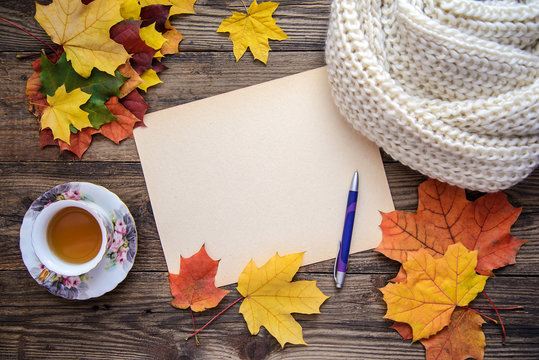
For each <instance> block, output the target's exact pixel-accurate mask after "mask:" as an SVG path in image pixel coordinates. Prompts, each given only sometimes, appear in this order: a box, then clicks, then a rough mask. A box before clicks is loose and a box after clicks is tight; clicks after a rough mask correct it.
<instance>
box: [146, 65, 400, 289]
mask: <svg viewBox="0 0 539 360" xmlns="http://www.w3.org/2000/svg"><path fill="white" fill-rule="evenodd" d="M144 122H145V123H146V125H147V127H139V128H137V129H135V141H136V145H137V149H138V152H139V156H140V161H141V163H142V168H143V171H144V176H145V179H146V185H147V187H148V192H149V194H150V200H151V203H152V208H153V212H154V215H155V221H156V223H157V229H158V232H159V237H160V239H161V243H162V246H163V250H164V254H165V259H166V262H167V265H168V269H169V271H170V272H172V273H178V272H179V262H180V254H181V255H182V256H183V257H189V256H191V255H193V254H194V253H196V252H197V251H198V250H199V249H200V247H201V246H202V244H206V250H207V252H208V254H209V255H210V256H211V257H213V258H214V259H221V262H220V263H219V270H218V272H217V277H216V285H217V286H222V285H226V284H231V283H235V282H237V281H238V277H239V275H240V273H241V271H242V270H243V268H244V267H245V266H246V265H247V263H248V262H249V260H250V259H251V258H252V259H254V261H255V262H256V263H257V265H258V266H261V265H263V264H264V263H265V262H266V261H267V260H268V259H269V258H270V257H271V256H273V255H274V254H275V253H276V252H278V253H279V254H281V255H285V254H290V253H294V252H302V251H305V256H304V262H303V264H310V263H314V262H318V261H322V260H327V259H331V258H335V257H336V255H337V251H338V246H339V242H340V238H341V235H342V228H343V224H344V214H345V211H346V200H347V196H348V189H349V187H350V181H351V179H352V175H353V173H354V171H355V170H356V169H357V170H358V171H359V198H358V203H357V211H356V218H355V226H354V232H353V239H352V245H351V252H357V251H362V250H367V249H372V248H373V247H375V246H376V245H377V244H378V243H379V242H380V241H381V238H382V233H381V230H380V229H379V224H380V221H381V215H380V213H379V211H384V212H387V211H392V210H393V209H394V207H393V202H392V199H391V194H390V191H389V187H388V184H387V179H386V176H385V172H384V168H383V165H382V161H381V158H380V153H379V150H378V148H377V147H376V145H375V144H373V143H372V142H370V141H368V140H367V139H366V138H364V137H363V136H362V135H360V134H359V133H358V132H357V131H355V130H353V129H352V127H351V125H350V124H348V123H347V122H346V121H345V120H344V119H343V118H342V117H341V115H340V114H339V111H338V109H337V108H336V106H335V105H334V103H333V100H332V97H331V94H330V88H329V84H328V80H327V73H326V69H325V68H319V69H315V70H311V71H307V72H304V73H300V74H297V75H293V76H288V77H285V78H282V79H278V80H274V81H270V82H267V83H263V84H259V85H255V86H251V87H248V88H243V89H240V90H236V91H232V92H230V93H226V94H222V95H218V96H214V97H211V98H207V99H204V100H200V101H195V102H192V103H188V104H184V105H180V106H176V107H172V108H169V109H166V110H162V111H157V112H154V113H151V114H148V115H147V116H146V118H145V120H144Z"/></svg>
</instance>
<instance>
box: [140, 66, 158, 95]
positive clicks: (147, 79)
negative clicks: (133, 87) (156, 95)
mask: <svg viewBox="0 0 539 360" xmlns="http://www.w3.org/2000/svg"><path fill="white" fill-rule="evenodd" d="M140 77H141V78H142V80H144V82H143V83H142V84H140V85H139V86H138V88H139V89H141V90H144V91H148V88H149V87H150V86H154V85H157V84H159V83H162V81H161V79H159V76H157V73H156V72H155V71H154V70H152V69H148V70H146V71H145V72H143V73H142V75H140Z"/></svg>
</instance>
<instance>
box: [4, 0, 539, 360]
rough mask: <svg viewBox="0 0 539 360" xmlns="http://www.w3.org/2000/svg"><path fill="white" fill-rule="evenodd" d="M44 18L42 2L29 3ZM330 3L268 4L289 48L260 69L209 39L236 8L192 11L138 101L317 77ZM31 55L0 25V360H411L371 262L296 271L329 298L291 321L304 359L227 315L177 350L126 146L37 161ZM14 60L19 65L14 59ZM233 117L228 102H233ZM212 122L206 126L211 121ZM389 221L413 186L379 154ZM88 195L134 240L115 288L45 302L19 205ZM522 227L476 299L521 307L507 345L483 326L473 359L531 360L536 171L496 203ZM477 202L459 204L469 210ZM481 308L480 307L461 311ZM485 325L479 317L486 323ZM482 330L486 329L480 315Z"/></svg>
mask: <svg viewBox="0 0 539 360" xmlns="http://www.w3.org/2000/svg"><path fill="white" fill-rule="evenodd" d="M73 1H75V0H73ZM39 2H40V3H43V4H46V3H48V2H50V1H47V0H39ZM330 2H331V1H330V0H315V1H296V0H285V1H281V4H280V5H279V7H278V9H277V11H276V13H275V18H276V19H277V21H278V24H279V25H280V26H281V27H282V28H283V30H284V31H285V32H286V33H287V34H288V35H289V36H290V39H288V40H286V41H282V42H276V41H271V42H270V46H271V47H272V49H273V51H271V52H270V55H269V61H268V65H267V66H264V65H263V64H262V63H260V62H255V61H253V60H252V55H251V54H250V53H249V52H247V53H246V54H245V55H244V57H243V58H242V59H241V60H240V61H239V62H235V59H234V56H233V54H232V43H231V42H230V41H229V40H228V39H227V35H226V34H218V33H216V32H215V30H216V29H217V27H218V26H219V23H220V21H221V20H222V19H223V18H225V17H228V16H230V14H231V11H233V10H234V11H243V6H242V5H241V2H240V1H239V0H198V1H197V3H196V5H195V11H196V12H197V15H184V16H178V17H176V18H173V20H172V22H173V25H174V26H176V27H177V28H178V29H179V31H180V32H181V33H182V34H183V35H184V36H185V40H183V41H182V43H181V45H180V50H181V53H180V54H179V55H174V56H167V57H166V58H165V60H164V63H165V65H167V66H168V67H169V69H168V70H166V71H165V72H163V73H162V74H161V79H162V80H163V82H164V83H163V84H160V85H158V86H156V87H153V88H151V89H150V90H149V92H148V94H145V95H144V96H145V99H146V101H147V102H148V103H149V104H150V105H151V106H152V108H151V109H150V111H157V110H160V109H164V108H167V107H170V106H174V105H178V104H183V103H187V102H190V101H194V100H198V99H202V98H206V97H209V96H213V95H217V94H221V93H224V92H227V91H231V90H235V89H239V88H243V87H246V86H250V85H254V84H258V83H261V82H264V81H268V80H272V79H277V78H281V77H283V76H287V75H292V74H295V73H298V72H301V71H305V70H309V69H313V68H316V67H320V66H323V65H324V41H325V36H326V31H327V22H328V15H329V7H330ZM34 9H35V8H34V2H33V1H30V0H16V1H15V0H4V1H2V2H1V3H0V12H1V16H2V17H4V18H7V19H9V20H11V21H14V22H16V23H17V24H20V25H22V26H23V27H24V28H26V29H28V30H29V31H31V32H32V33H34V34H35V35H37V36H39V37H41V38H43V39H44V40H47V41H48V37H47V35H46V34H45V32H44V31H43V30H42V29H41V28H40V26H39V24H37V22H36V21H35V20H34V18H33V16H34V11H35V10H34ZM42 48H43V45H42V44H41V43H39V42H38V41H36V40H35V39H33V38H31V37H29V36H28V35H26V34H24V33H23V32H21V31H19V30H17V29H15V28H13V27H12V26H10V25H8V24H6V23H4V22H0V118H1V126H0V227H1V229H2V230H3V231H2V232H1V233H0V246H1V248H2V251H1V252H0V359H74V358H84V359H333V358H345V359H403V360H404V359H421V358H423V357H424V350H423V347H422V345H421V344H419V343H415V344H410V343H409V342H403V341H402V340H400V338H399V336H398V335H397V333H396V332H395V331H393V330H391V329H389V328H388V326H389V325H390V324H391V322H390V321H388V320H386V319H383V318H382V317H383V315H384V313H385V304H384V302H383V301H382V296H381V293H380V292H379V291H378V290H377V288H379V287H382V286H384V285H385V284H386V282H387V280H388V279H390V278H392V277H393V276H394V274H395V273H396V272H397V270H398V264H397V263H396V262H394V261H391V260H389V259H387V258H385V257H384V256H383V255H381V254H379V253H376V252H374V251H372V250H371V251H365V252H361V253H357V254H354V255H352V256H351V259H350V266H349V275H348V277H347V279H346V284H345V286H344V288H343V289H342V290H340V291H337V290H336V289H335V287H334V283H333V280H332V272H333V262H332V261H324V262H320V263H316V264H312V265H309V266H303V267H302V268H300V271H299V273H298V275H297V276H296V279H298V280H301V279H308V280H316V281H317V282H318V286H319V287H320V288H321V289H322V291H323V292H324V293H326V294H327V295H329V296H331V297H330V299H328V300H327V301H326V302H325V303H324V304H323V306H322V308H321V310H322V314H319V315H296V316H295V317H296V319H297V320H298V321H299V323H300V324H301V325H302V327H303V329H304V336H305V340H306V341H307V343H309V346H290V345H287V346H286V347H285V348H284V349H281V347H280V345H279V344H278V343H277V342H276V340H275V339H274V338H273V337H272V336H270V335H269V334H268V333H267V331H266V330H265V329H262V330H261V332H260V334H259V335H258V336H251V335H250V334H249V332H248V330H247V327H246V325H245V323H244V321H243V319H242V316H241V314H239V313H238V308H239V306H238V305H236V307H234V308H232V309H230V310H229V311H227V312H226V313H225V314H224V315H223V316H222V317H221V318H220V319H219V320H218V321H216V322H215V323H214V324H212V325H211V326H210V327H208V328H207V329H206V330H205V331H204V332H202V333H201V334H200V336H199V339H200V341H201V346H198V347H197V346H196V344H195V341H193V339H191V340H190V341H185V340H184V338H185V337H186V336H187V335H188V334H189V333H190V332H191V331H192V323H191V316H190V314H189V312H187V311H181V310H178V309H175V308H173V307H172V306H170V305H169V302H170V300H171V295H170V291H169V288H168V279H167V271H166V264H165V261H164V257H163V253H162V250H161V245H160V243H159V236H158V233H157V229H156V226H155V221H154V218H153V212H152V207H151V203H150V199H149V196H148V193H147V190H146V186H145V182H144V176H143V174H142V169H141V166H140V163H139V158H138V155H137V152H136V147H135V144H134V141H133V140H131V139H128V140H126V141H124V142H123V143H122V144H121V145H120V146H117V145H115V144H113V143H112V142H111V141H109V140H107V139H105V138H104V137H102V136H100V135H96V136H95V137H94V142H93V144H92V146H91V147H90V149H89V150H88V152H87V153H86V154H85V155H84V157H83V159H82V160H78V159H73V157H72V156H70V155H69V154H65V153H64V154H59V153H58V149H57V148H54V147H48V148H45V149H43V150H41V149H39V134H38V124H37V122H36V120H35V118H34V117H33V115H32V114H30V113H29V112H28V111H27V109H26V104H25V102H24V100H23V99H20V98H12V97H17V96H19V97H20V96H24V89H25V84H26V80H27V79H28V77H29V76H30V75H31V73H32V68H31V62H32V61H33V60H34V59H35V58H36V56H37V55H38V54H39V51H40V50H41V49H42ZM18 55H22V57H21V56H19V57H17V56H18ZM238 102H239V103H241V99H238ZM216 116H218V115H216ZM382 158H383V161H384V166H385V170H386V173H387V177H388V181H389V185H390V188H391V193H392V195H393V198H394V202H395V206H396V208H397V209H401V210H409V211H414V210H415V208H416V206H417V186H418V185H419V184H420V183H421V182H422V181H423V180H424V179H425V176H423V175H421V174H419V173H417V172H415V171H413V170H411V169H409V168H407V167H405V166H403V165H401V164H400V163H398V162H396V161H394V160H393V159H391V157H390V156H388V155H387V154H385V153H384V152H383V151H382ZM69 181H89V182H93V183H97V184H99V185H103V186H105V187H107V188H108V189H110V190H111V191H113V192H115V193H116V194H118V195H119V196H120V198H122V200H123V201H124V202H125V203H126V204H127V205H128V207H129V208H130V210H131V212H132V214H133V216H134V218H135V222H136V224H137V230H138V233H139V247H138V254H137V258H136V261H135V264H134V267H133V269H132V271H131V272H130V274H129V275H128V276H127V278H126V280H125V281H124V282H122V283H121V284H120V285H119V286H118V287H117V288H116V289H114V290H113V291H111V292H110V293H108V294H106V295H104V296H102V297H100V298H97V299H91V300H88V301H80V302H79V301H69V300H65V299H62V298H58V297H55V296H52V295H50V294H48V293H47V291H46V290H45V289H44V288H42V287H40V286H39V285H38V284H37V283H36V282H35V281H34V280H33V279H32V278H31V276H30V275H29V274H28V272H27V271H26V268H25V267H24V264H23V263H22V260H21V255H20V251H19V229H20V224H21V221H22V218H23V216H24V213H25V212H26V210H27V208H28V207H29V205H30V204H31V202H32V201H33V200H34V199H35V198H36V197H37V196H39V195H40V194H41V193H43V192H44V191H46V190H48V189H49V188H51V187H52V186H54V185H57V184H60V183H65V182H69ZM506 193H507V195H508V198H509V201H510V202H511V204H513V205H514V206H518V207H522V208H523V210H522V214H521V216H520V217H519V219H518V220H517V222H516V223H515V225H514V226H513V228H512V233H513V235H514V236H517V237H519V238H521V239H525V240H528V243H527V244H525V245H524V246H523V247H522V250H521V251H520V253H519V255H518V257H517V264H516V265H511V266H507V267H505V268H503V269H500V270H498V271H496V277H494V278H492V279H490V280H489V281H488V282H487V288H486V291H487V293H488V294H489V296H490V297H491V298H492V299H493V300H494V301H495V302H496V304H498V305H499V306H514V305H521V306H523V308H522V309H520V310H513V311H504V312H503V313H502V316H503V319H504V323H505V326H506V330H507V334H508V337H507V341H506V344H505V345H503V344H502V343H501V330H500V327H499V326H496V325H495V324H493V323H492V322H488V323H487V324H485V325H484V326H483V329H484V332H485V334H486V338H487V348H486V351H485V359H486V360H489V359H508V358H519V359H537V354H539V305H538V304H539V301H538V300H539V295H538V293H537V289H538V288H539V242H538V238H539V171H535V172H534V173H533V174H532V175H531V176H530V177H529V178H528V179H526V180H525V181H523V182H522V183H520V184H518V185H516V186H515V187H513V188H511V189H509V190H507V191H506ZM480 195H481V194H479V193H476V192H469V193H468V196H469V198H470V199H475V198H477V197H478V196H480ZM226 288H227V289H229V290H232V293H231V294H230V295H228V296H227V297H226V298H225V300H224V301H223V302H222V304H220V305H219V306H218V307H217V308H215V309H211V310H208V311H206V312H203V313H200V314H196V323H197V326H201V325H202V324H204V323H205V322H206V321H208V320H209V319H210V318H211V317H213V316H214V315H215V314H217V313H218V312H219V311H220V310H222V309H224V308H225V307H226V305H228V304H229V303H230V302H232V301H233V300H235V298H236V297H237V296H238V294H237V292H236V291H235V287H234V285H231V286H228V287H226ZM473 304H474V305H477V306H487V305H488V303H487V302H486V300H485V299H484V298H483V297H481V296H480V297H479V298H478V299H476V300H475V301H474V303H473ZM487 312H488V311H487ZM488 315H489V316H495V315H494V314H493V313H492V312H488Z"/></svg>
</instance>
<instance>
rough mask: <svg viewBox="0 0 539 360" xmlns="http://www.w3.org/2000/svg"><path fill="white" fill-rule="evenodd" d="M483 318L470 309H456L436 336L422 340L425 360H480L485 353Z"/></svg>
mask: <svg viewBox="0 0 539 360" xmlns="http://www.w3.org/2000/svg"><path fill="white" fill-rule="evenodd" d="M484 323H485V321H484V320H483V318H481V316H480V315H478V314H477V313H476V312H474V311H473V310H470V309H460V308H459V309H457V310H455V312H453V315H452V316H451V323H450V324H449V326H448V327H446V328H445V329H443V330H442V331H440V332H439V333H438V334H436V335H434V336H431V337H429V338H428V339H422V340H421V343H422V344H423V346H425V349H426V351H427V354H426V359H427V360H466V359H469V358H473V359H476V360H482V359H483V355H484V352H485V345H486V343H485V334H483V330H482V329H481V326H482V325H483V324H484Z"/></svg>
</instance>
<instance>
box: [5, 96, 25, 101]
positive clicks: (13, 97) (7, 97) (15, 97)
mask: <svg viewBox="0 0 539 360" xmlns="http://www.w3.org/2000/svg"><path fill="white" fill-rule="evenodd" d="M9 99H26V97H25V96H6V97H3V98H0V100H9Z"/></svg>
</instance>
